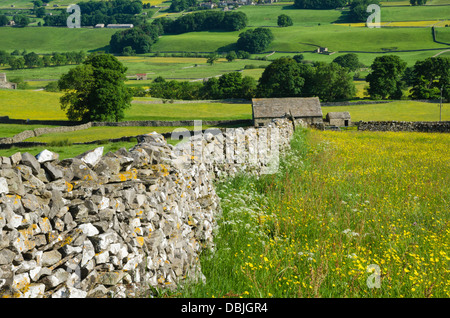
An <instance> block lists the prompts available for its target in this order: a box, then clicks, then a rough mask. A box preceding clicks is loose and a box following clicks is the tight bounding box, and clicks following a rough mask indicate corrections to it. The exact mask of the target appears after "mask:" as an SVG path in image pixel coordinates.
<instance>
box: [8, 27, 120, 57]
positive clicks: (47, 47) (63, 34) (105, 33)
mask: <svg viewBox="0 0 450 318" xmlns="http://www.w3.org/2000/svg"><path fill="white" fill-rule="evenodd" d="M115 32H117V30H112V29H87V28H81V29H69V28H56V27H26V28H10V27H8V28H7V27H4V28H0V39H2V44H1V49H2V50H6V51H13V50H16V49H18V50H20V51H21V50H24V49H25V50H27V51H29V52H31V51H34V52H36V53H52V52H55V51H56V52H64V51H80V50H84V51H93V50H99V49H102V48H104V47H105V46H107V45H109V40H110V38H111V35H113V34H114V33H115Z"/></svg>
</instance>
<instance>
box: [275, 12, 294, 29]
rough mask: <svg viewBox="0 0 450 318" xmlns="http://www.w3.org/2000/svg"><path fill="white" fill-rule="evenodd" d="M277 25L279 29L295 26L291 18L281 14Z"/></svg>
mask: <svg viewBox="0 0 450 318" xmlns="http://www.w3.org/2000/svg"><path fill="white" fill-rule="evenodd" d="M277 24H278V26H279V27H288V26H292V25H294V23H293V22H292V19H291V17H290V16H288V15H286V14H281V15H279V16H278V20H277Z"/></svg>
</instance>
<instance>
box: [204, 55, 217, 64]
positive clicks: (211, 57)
mask: <svg viewBox="0 0 450 318" xmlns="http://www.w3.org/2000/svg"><path fill="white" fill-rule="evenodd" d="M218 59H219V57H218V56H217V54H216V53H211V54H210V55H209V56H208V59H207V60H206V63H208V64H211V65H213V64H214V63H215V62H216V61H217V60H218Z"/></svg>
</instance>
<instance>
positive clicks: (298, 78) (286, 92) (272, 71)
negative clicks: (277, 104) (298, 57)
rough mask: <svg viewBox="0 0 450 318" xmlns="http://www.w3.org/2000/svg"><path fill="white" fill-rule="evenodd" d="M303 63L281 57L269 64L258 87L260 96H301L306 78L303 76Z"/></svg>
mask: <svg viewBox="0 0 450 318" xmlns="http://www.w3.org/2000/svg"><path fill="white" fill-rule="evenodd" d="M302 66H303V64H299V63H297V62H296V61H295V60H293V59H291V58H288V57H281V58H279V59H276V60H274V61H273V62H272V63H271V64H269V65H268V66H267V67H266V68H265V70H264V72H263V73H262V75H261V77H260V78H259V83H258V87H257V93H256V95H257V96H258V97H296V96H301V94H302V92H303V85H304V84H305V79H304V78H303V77H302Z"/></svg>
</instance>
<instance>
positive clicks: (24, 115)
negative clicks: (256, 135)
mask: <svg viewBox="0 0 450 318" xmlns="http://www.w3.org/2000/svg"><path fill="white" fill-rule="evenodd" d="M61 96H62V93H49V92H43V91H27V90H0V100H1V101H2V102H1V103H0V116H9V117H10V118H15V119H32V120H66V119H67V117H66V115H65V113H64V112H63V111H62V110H61V109H60V105H59V98H60V97H61ZM136 100H139V101H150V100H151V99H150V98H136ZM250 118H251V107H250V104H226V103H203V102H198V103H186V104H171V103H166V104H164V103H161V104H145V103H133V104H132V106H131V108H129V109H127V110H126V111H125V118H124V120H192V119H202V120H228V119H250Z"/></svg>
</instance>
